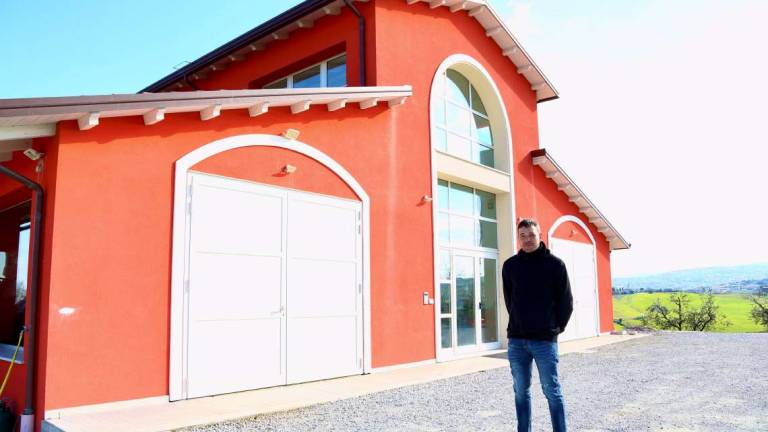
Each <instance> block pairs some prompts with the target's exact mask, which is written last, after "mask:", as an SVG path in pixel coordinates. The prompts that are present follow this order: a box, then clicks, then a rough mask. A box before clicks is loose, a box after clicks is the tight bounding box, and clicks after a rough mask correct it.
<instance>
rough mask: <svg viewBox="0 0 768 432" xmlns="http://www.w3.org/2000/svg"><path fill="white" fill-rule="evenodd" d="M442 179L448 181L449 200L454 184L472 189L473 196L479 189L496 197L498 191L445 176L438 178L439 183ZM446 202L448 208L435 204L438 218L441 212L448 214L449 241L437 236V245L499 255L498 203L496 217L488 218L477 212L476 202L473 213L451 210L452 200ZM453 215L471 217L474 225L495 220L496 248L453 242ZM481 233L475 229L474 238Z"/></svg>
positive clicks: (476, 239) (476, 238)
mask: <svg viewBox="0 0 768 432" xmlns="http://www.w3.org/2000/svg"><path fill="white" fill-rule="evenodd" d="M440 181H444V182H446V183H448V196H449V198H448V199H449V200H450V194H451V185H454V184H455V185H459V186H463V187H466V188H470V189H472V196H473V197H474V196H475V193H476V192H477V191H478V190H479V191H481V192H485V193H489V194H492V195H493V196H494V197H496V193H494V192H490V191H486V190H483V189H479V188H476V187H472V186H469V185H465V184H462V183H459V182H455V181H451V180H446V179H443V178H438V184H439V182H440ZM438 188H439V186H438ZM438 190H439V189H438ZM436 197H437V195H436ZM494 202H496V200H494ZM446 204H447V208H440V206H439V204H437V205H435V208H436V212H437V215H438V218H439V216H440V214H445V215H447V216H448V243H442V242H440V238H439V237H437V245H438V246H439V247H441V248H448V249H454V250H458V249H463V250H466V251H478V252H491V253H495V254H496V255H498V253H499V219H498V217H499V215H498V205H497V206H496V211H497V214H496V219H491V218H488V217H484V216H480V213H478V212H477V208H476V207H475V206H474V204H473V206H472V213H471V214H470V213H464V212H460V211H456V210H451V208H450V202H449V203H446ZM451 216H458V217H462V218H471V219H472V223H473V225H474V226H475V227H477V226H478V225H475V224H476V223H477V222H493V223H495V224H496V247H495V248H489V247H485V246H478V245H476V244H473V245H472V246H467V245H462V244H456V243H453V242H452V241H451ZM438 223H439V219H438ZM479 235H480V233H479V232H478V231H477V230H475V231H474V237H473V240H475V241H478V240H479V238H478V237H477V236H479Z"/></svg>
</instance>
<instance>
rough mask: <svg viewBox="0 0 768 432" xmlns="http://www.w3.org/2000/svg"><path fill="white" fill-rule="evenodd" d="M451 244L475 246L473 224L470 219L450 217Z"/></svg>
mask: <svg viewBox="0 0 768 432" xmlns="http://www.w3.org/2000/svg"><path fill="white" fill-rule="evenodd" d="M451 244H452V245H453V246H475V223H474V221H473V220H472V218H469V217H461V216H454V215H451Z"/></svg>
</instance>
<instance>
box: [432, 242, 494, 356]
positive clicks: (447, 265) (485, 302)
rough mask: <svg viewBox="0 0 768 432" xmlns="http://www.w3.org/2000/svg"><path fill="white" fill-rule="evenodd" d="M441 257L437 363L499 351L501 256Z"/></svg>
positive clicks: (445, 253) (449, 252) (444, 252)
mask: <svg viewBox="0 0 768 432" xmlns="http://www.w3.org/2000/svg"><path fill="white" fill-rule="evenodd" d="M438 253H439V256H438V274H439V276H438V286H437V291H438V293H437V296H436V299H437V300H439V301H437V305H435V306H436V309H437V312H438V313H437V315H438V317H437V318H438V322H437V334H438V337H437V342H438V351H437V359H438V361H444V360H451V359H454V358H456V357H461V356H463V355H469V354H472V353H476V352H479V351H487V350H492V349H497V348H500V347H501V342H500V340H499V319H498V318H499V313H498V312H499V311H498V292H499V291H498V286H499V280H500V279H499V266H498V254H497V253H492V252H478V251H465V250H461V249H449V248H445V249H443V248H441V249H440V250H439V252H438Z"/></svg>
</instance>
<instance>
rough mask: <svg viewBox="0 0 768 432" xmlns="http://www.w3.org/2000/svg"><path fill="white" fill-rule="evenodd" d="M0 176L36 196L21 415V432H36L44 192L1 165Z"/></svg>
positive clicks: (39, 187)
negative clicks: (38, 297)
mask: <svg viewBox="0 0 768 432" xmlns="http://www.w3.org/2000/svg"><path fill="white" fill-rule="evenodd" d="M0 174H5V175H6V176H8V177H10V178H12V179H13V180H16V181H17V182H19V183H21V184H23V185H24V186H26V187H28V188H29V189H32V191H33V192H34V196H35V214H34V215H33V216H32V217H33V222H32V227H34V230H32V232H31V234H32V238H31V242H30V243H31V244H30V251H29V252H30V257H31V260H30V263H29V272H30V278H29V291H28V292H27V302H28V304H29V326H28V327H27V344H26V345H27V346H26V347H25V348H24V363H25V364H26V366H27V380H26V387H25V391H24V411H23V412H22V414H21V428H20V429H19V430H20V431H21V432H32V431H34V430H35V427H34V425H35V397H34V396H35V363H36V362H35V348H36V346H35V345H36V339H35V331H36V327H35V326H36V323H37V285H38V280H39V275H38V273H39V271H38V261H39V258H40V228H41V224H42V219H43V188H42V187H41V186H40V185H39V184H37V183H35V182H33V181H32V180H30V179H28V178H26V177H24V176H23V175H21V174H19V173H17V172H15V171H12V170H10V169H8V168H7V167H5V166H3V165H0Z"/></svg>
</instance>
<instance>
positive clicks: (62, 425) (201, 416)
mask: <svg viewBox="0 0 768 432" xmlns="http://www.w3.org/2000/svg"><path fill="white" fill-rule="evenodd" d="M642 336H644V335H634V336H629V335H605V336H600V337H595V338H590V339H583V340H578V341H572V342H563V343H561V344H560V353H561V355H562V354H568V353H573V352H590V351H591V350H592V349H594V348H597V347H600V346H603V345H608V344H613V343H617V342H623V341H626V340H630V339H635V338H638V337H642ZM500 367H508V362H507V360H506V356H505V355H504V354H503V353H501V352H499V353H498V355H486V356H482V357H472V358H466V359H461V360H456V361H451V362H446V363H432V364H425V365H419V366H413V367H403V368H398V369H390V370H385V371H379V372H374V373H372V374H369V375H357V376H351V377H346V378H338V379H332V380H326V381H318V382H312V383H306V384H296V385H290V386H283V387H273V388H268V389H261V390H254V391H248V392H241V393H232V394H226V395H221V396H213V397H206V398H198V399H191V400H185V401H178V402H173V403H169V402H167V399H166V398H165V397H163V398H152V399H150V400H145V401H143V402H138V403H137V402H130V403H116V404H106V405H103V406H93V407H89V408H88V409H87V411H84V410H83V409H77V408H76V409H70V410H66V409H65V410H60V411H56V412H54V413H52V414H53V417H55V418H50V419H48V420H47V421H46V422H45V424H44V426H43V431H52V432H53V431H56V432H57V431H65V432H85V431H104V430H109V431H113V432H122V431H126V432H127V431H132V432H141V431H146V432H155V431H167V430H174V429H179V428H183V427H188V426H195V425H202V424H209V423H216V422H221V421H226V420H233V419H238V418H243V417H251V416H255V415H258V414H264V413H271V412H277V411H286V410H291V409H296V408H302V407H307V406H310V405H316V404H319V403H325V402H333V401H337V400H341V399H347V398H351V397H356V396H362V395H366V394H370V393H376V392H380V391H383V390H389V389H393V388H399V387H404V386H410V385H415V384H421V383H426V382H430V381H436V380H440V379H444V378H450V377H455V376H459V375H465V374H470V373H475V372H480V371H485V370H490V369H495V368H500Z"/></svg>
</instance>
